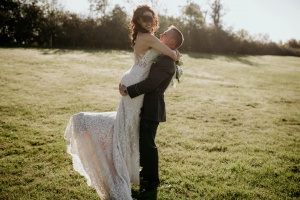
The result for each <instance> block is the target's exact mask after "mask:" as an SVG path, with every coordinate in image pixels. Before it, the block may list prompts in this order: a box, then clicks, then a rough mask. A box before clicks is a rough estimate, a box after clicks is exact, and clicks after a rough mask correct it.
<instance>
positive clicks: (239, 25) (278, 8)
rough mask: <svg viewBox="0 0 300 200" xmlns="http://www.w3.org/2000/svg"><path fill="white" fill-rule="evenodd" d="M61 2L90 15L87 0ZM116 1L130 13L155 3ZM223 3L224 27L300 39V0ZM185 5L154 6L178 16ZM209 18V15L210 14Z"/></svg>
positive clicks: (283, 39) (278, 38)
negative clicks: (143, 5)
mask: <svg viewBox="0 0 300 200" xmlns="http://www.w3.org/2000/svg"><path fill="white" fill-rule="evenodd" d="M59 2H60V3H61V4H62V5H63V7H64V9H65V10H67V11H70V12H75V13H77V14H82V15H88V13H89V3H88V0H59ZM169 2H172V3H169ZM195 3H196V4H198V5H199V6H200V8H201V11H203V10H208V9H209V6H208V4H207V0H198V2H195ZM116 4H119V5H120V6H121V7H124V8H125V10H126V12H127V13H128V14H130V13H131V11H132V10H133V9H134V7H136V6H137V5H138V4H148V5H149V6H152V4H151V3H150V1H146V0H144V1H143V0H140V1H136V2H135V3H133V2H132V4H130V5H129V4H128V3H126V2H124V1H120V0H111V1H110V5H111V7H114V6H115V5H116ZM221 4H222V5H224V9H223V11H226V12H225V15H224V16H223V17H222V24H223V27H224V29H232V30H233V31H234V32H236V31H238V30H241V29H243V30H246V31H247V32H249V34H250V35H251V36H258V35H261V34H262V35H265V34H267V35H268V36H269V39H270V40H271V41H273V42H277V43H279V42H283V43H285V42H287V41H288V40H290V39H296V40H299V41H300V26H298V21H299V19H300V13H299V12H298V10H299V9H300V1H297V0H288V1H286V0H276V3H274V1H272V0H262V1H260V0H244V1H243V2H241V1H237V0H225V1H221ZM167 5H168V6H167ZM184 5H187V2H186V1H176V2H174V1H171V0H165V1H161V0H157V5H156V6H155V5H154V6H152V7H153V9H154V10H155V11H156V12H157V13H158V14H160V13H162V14H164V15H167V16H174V17H178V16H179V15H176V13H179V12H180V8H181V7H182V6H184ZM253 13H255V15H253ZM278 13H280V15H279V14H278ZM208 18H209V16H207V19H208ZM208 22H210V20H208ZM278 24H279V25H278Z"/></svg>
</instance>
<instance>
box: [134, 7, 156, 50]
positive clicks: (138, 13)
mask: <svg viewBox="0 0 300 200" xmlns="http://www.w3.org/2000/svg"><path fill="white" fill-rule="evenodd" d="M146 11H149V12H151V13H152V17H153V25H152V30H151V32H149V31H148V30H146V29H144V28H143V27H142V26H141V25H140V24H139V23H138V20H139V19H140V18H141V17H142V16H143V13H144V12H146ZM130 26H131V27H130V36H131V46H132V47H133V46H134V45H135V40H136V37H137V34H138V32H142V33H151V34H153V33H155V32H156V31H157V29H158V17H157V15H156V14H155V12H154V11H153V10H152V9H151V8H150V7H149V6H147V5H140V6H138V7H137V8H136V9H135V10H134V11H133V16H132V19H131V22H130Z"/></svg>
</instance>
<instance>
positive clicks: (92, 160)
mask: <svg viewBox="0 0 300 200" xmlns="http://www.w3.org/2000/svg"><path fill="white" fill-rule="evenodd" d="M158 55H159V52H157V51H156V50H154V49H150V50H148V51H147V52H146V53H145V54H144V55H141V56H135V58H134V64H133V66H132V67H131V69H129V70H128V71H127V72H126V73H125V74H124V75H123V76H122V79H121V83H122V84H124V85H126V86H129V85H132V84H135V83H137V82H140V81H142V80H144V79H145V78H146V77H147V76H148V74H149V71H150V67H151V64H152V63H153V62H154V60H155V58H156V57H157V56H158ZM143 97H144V96H143V95H140V96H138V97H136V98H133V99H131V98H130V97H129V96H128V95H127V96H125V97H122V99H121V101H120V104H119V106H118V110H117V112H116V111H113V112H102V113H88V112H81V113H78V114H75V115H73V116H72V117H71V119H70V121H69V123H68V125H67V128H66V131H65V135H64V138H65V140H66V143H67V152H68V153H69V154H70V155H71V156H72V162H73V168H74V170H76V171H77V172H79V173H80V174H81V175H83V176H84V177H85V178H86V179H87V183H88V185H89V186H93V187H94V188H95V189H96V191H97V193H98V195H99V196H100V198H101V199H117V200H121V199H126V200H127V199H132V197H131V183H134V184H137V185H139V167H140V165H139V122H140V119H139V114H140V108H141V107H142V103H143Z"/></svg>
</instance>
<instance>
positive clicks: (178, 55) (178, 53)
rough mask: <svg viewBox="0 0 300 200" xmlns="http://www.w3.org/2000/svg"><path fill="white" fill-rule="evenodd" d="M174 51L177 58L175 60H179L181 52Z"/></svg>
mask: <svg viewBox="0 0 300 200" xmlns="http://www.w3.org/2000/svg"><path fill="white" fill-rule="evenodd" d="M175 53H176V56H177V60H175V61H179V60H180V57H181V56H182V55H181V53H180V52H179V51H178V50H177V49H176V50H175Z"/></svg>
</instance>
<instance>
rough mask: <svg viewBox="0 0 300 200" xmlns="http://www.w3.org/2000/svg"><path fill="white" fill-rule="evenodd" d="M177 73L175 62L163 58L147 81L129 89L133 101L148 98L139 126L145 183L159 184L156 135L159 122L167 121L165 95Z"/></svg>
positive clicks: (154, 67) (145, 100)
mask: <svg viewBox="0 0 300 200" xmlns="http://www.w3.org/2000/svg"><path fill="white" fill-rule="evenodd" d="M175 70H176V65H175V62H174V60H173V59H171V58H170V57H168V56H160V57H159V58H158V60H157V61H156V62H154V63H153V64H152V66H151V69H150V73H149V76H148V78H146V79H145V80H143V81H141V82H139V83H137V84H134V85H131V86H128V87H127V92H128V95H129V96H130V97H131V98H134V97H136V96H139V95H141V94H145V96H144V102H143V107H142V108H141V114H140V117H141V122H140V162H141V167H142V168H143V169H142V171H141V177H143V179H144V180H145V181H150V182H151V181H159V176H158V151H157V147H156V145H155V135H156V131H157V127H158V124H159V122H165V121H166V108H165V101H164V92H165V90H166V89H167V87H168V86H169V84H170V82H171V80H172V78H173V76H174V74H175Z"/></svg>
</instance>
